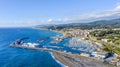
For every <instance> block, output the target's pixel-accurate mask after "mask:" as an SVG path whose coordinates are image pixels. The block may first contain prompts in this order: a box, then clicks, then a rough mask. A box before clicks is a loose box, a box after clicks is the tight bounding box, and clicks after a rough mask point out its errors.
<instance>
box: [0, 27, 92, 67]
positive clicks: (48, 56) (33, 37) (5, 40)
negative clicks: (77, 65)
mask: <svg viewBox="0 0 120 67" xmlns="http://www.w3.org/2000/svg"><path fill="white" fill-rule="evenodd" d="M58 36H62V34H61V33H58V32H54V31H50V30H40V29H35V28H0V67H65V65H63V64H62V63H61V62H59V61H58V60H57V59H55V57H54V55H53V54H52V53H50V52H44V51H38V50H30V49H23V48H13V47H10V46H9V45H10V44H11V43H13V42H14V41H16V40H17V39H21V38H24V37H27V38H29V39H26V40H24V42H25V43H29V42H30V43H37V44H39V45H41V46H43V47H46V48H49V49H52V50H59V51H64V52H69V53H74V54H80V53H82V52H84V51H85V50H84V49H87V48H89V49H90V50H91V48H92V47H90V46H88V45H87V46H86V45H85V44H83V43H79V44H80V45H82V46H81V47H80V48H82V50H79V48H78V47H74V46H73V47H69V41H70V40H71V38H70V37H68V38H65V39H63V40H62V41H60V42H58V43H57V44H56V43H51V42H52V41H54V40H55V38H56V37H58ZM46 38H47V39H46ZM41 39H45V40H44V41H42V42H38V40H41ZM87 51H89V50H87ZM87 51H85V52H86V53H88V54H90V53H89V52H87Z"/></svg>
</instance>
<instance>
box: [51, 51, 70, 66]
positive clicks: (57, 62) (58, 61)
mask: <svg viewBox="0 0 120 67" xmlns="http://www.w3.org/2000/svg"><path fill="white" fill-rule="evenodd" d="M49 53H50V54H51V57H52V58H53V59H54V60H55V61H56V62H57V63H58V64H60V65H61V66H62V67H68V66H66V65H64V64H63V63H61V62H60V61H58V60H57V59H56V58H55V56H54V55H53V53H52V52H49Z"/></svg>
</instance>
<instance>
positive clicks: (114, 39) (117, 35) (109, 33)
mask: <svg viewBox="0 0 120 67" xmlns="http://www.w3.org/2000/svg"><path fill="white" fill-rule="evenodd" d="M89 38H90V39H92V40H93V41H97V42H99V43H101V44H103V45H104V47H105V48H104V49H103V50H105V51H108V52H112V51H113V52H115V53H117V54H118V55H120V30H112V29H110V30H95V31H93V32H91V33H90V35H89Z"/></svg>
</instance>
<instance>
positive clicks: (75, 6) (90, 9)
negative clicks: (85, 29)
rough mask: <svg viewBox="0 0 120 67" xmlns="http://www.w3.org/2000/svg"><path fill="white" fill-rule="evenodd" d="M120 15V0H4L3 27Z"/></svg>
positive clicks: (1, 10) (1, 7)
mask: <svg viewBox="0 0 120 67" xmlns="http://www.w3.org/2000/svg"><path fill="white" fill-rule="evenodd" d="M113 17H114V18H117V17H120V0H0V27H23V26H34V25H47V24H63V23H76V22H79V23H85V22H90V21H93V20H100V19H108V18H113Z"/></svg>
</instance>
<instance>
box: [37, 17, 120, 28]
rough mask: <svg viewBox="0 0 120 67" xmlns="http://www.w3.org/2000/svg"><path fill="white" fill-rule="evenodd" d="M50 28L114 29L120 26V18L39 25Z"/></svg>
mask: <svg viewBox="0 0 120 67" xmlns="http://www.w3.org/2000/svg"><path fill="white" fill-rule="evenodd" d="M37 27H43V28H48V29H63V28H79V29H112V28H120V18H119V19H112V20H99V21H94V22H89V23H70V24H61V25H48V26H37Z"/></svg>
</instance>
